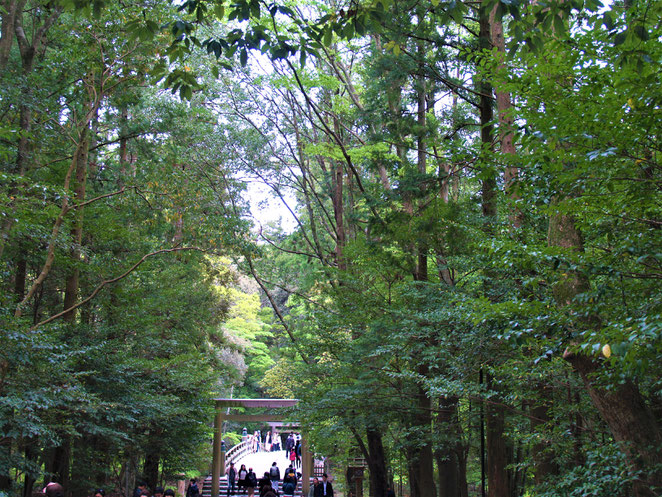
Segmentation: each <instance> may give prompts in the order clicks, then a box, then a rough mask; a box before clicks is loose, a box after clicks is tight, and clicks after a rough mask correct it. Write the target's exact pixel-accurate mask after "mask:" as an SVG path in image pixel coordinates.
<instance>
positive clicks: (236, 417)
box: [211, 399, 313, 497]
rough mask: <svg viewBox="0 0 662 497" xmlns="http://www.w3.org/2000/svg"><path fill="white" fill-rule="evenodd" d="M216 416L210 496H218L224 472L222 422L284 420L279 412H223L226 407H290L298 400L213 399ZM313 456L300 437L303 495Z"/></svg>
mask: <svg viewBox="0 0 662 497" xmlns="http://www.w3.org/2000/svg"><path fill="white" fill-rule="evenodd" d="M215 401H216V416H215V418H214V447H213V456H212V472H211V481H212V484H211V497H218V494H219V480H220V478H221V475H222V474H223V473H225V458H224V457H223V456H222V454H221V440H222V439H223V422H224V421H240V422H263V423H274V422H285V417H284V416H283V415H279V414H224V412H223V410H224V408H225V409H227V408H228V407H246V408H248V409H250V408H256V407H271V408H283V407H292V406H294V405H296V404H297V402H299V401H298V400H297V399H215ZM312 466H313V458H312V454H311V453H310V450H309V448H308V441H307V439H306V437H301V480H302V482H301V483H302V486H303V488H302V490H303V495H308V490H309V489H310V476H311V474H312Z"/></svg>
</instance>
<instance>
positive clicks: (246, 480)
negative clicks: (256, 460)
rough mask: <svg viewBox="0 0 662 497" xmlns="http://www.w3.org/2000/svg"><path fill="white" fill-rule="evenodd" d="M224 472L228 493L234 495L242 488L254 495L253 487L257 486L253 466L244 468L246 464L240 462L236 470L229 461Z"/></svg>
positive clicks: (247, 493)
mask: <svg viewBox="0 0 662 497" xmlns="http://www.w3.org/2000/svg"><path fill="white" fill-rule="evenodd" d="M225 474H226V476H227V477H228V495H234V494H235V492H241V491H242V490H243V493H244V494H246V495H249V496H253V495H255V487H257V484H258V481H257V475H256V474H255V472H254V471H253V468H248V469H246V465H245V464H242V465H241V467H240V468H239V471H237V470H236V469H235V467H234V463H232V462H231V463H230V466H229V467H228V469H227V471H226V473H225ZM187 497H188V496H187Z"/></svg>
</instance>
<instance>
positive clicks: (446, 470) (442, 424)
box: [435, 396, 468, 497]
mask: <svg viewBox="0 0 662 497" xmlns="http://www.w3.org/2000/svg"><path fill="white" fill-rule="evenodd" d="M458 401H459V399H458V398H457V397H456V396H452V397H442V398H440V399H439V414H438V415H437V425H438V429H439V430H441V431H442V432H443V433H444V434H445V438H446V439H447V440H448V442H447V443H446V444H445V447H444V448H443V450H442V449H439V450H437V451H436V452H435V459H436V461H437V471H438V480H439V493H438V495H439V497H467V496H468V487H467V471H466V461H467V460H466V456H465V451H466V449H465V447H464V444H463V441H462V426H461V425H460V420H459V418H458V413H457V405H458Z"/></svg>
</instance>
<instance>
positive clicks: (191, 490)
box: [186, 478, 200, 497]
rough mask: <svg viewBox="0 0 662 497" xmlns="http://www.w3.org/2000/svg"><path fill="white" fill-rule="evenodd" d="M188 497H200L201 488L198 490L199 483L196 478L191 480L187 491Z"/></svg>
mask: <svg viewBox="0 0 662 497" xmlns="http://www.w3.org/2000/svg"><path fill="white" fill-rule="evenodd" d="M186 497H200V488H198V482H196V481H195V478H191V483H189V486H188V488H187V489H186Z"/></svg>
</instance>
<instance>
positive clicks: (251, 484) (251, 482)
mask: <svg viewBox="0 0 662 497" xmlns="http://www.w3.org/2000/svg"><path fill="white" fill-rule="evenodd" d="M256 486H257V475H256V474H255V472H254V471H253V468H248V474H247V475H246V491H247V492H248V497H253V495H254V494H255V487H256Z"/></svg>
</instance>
